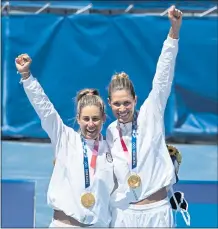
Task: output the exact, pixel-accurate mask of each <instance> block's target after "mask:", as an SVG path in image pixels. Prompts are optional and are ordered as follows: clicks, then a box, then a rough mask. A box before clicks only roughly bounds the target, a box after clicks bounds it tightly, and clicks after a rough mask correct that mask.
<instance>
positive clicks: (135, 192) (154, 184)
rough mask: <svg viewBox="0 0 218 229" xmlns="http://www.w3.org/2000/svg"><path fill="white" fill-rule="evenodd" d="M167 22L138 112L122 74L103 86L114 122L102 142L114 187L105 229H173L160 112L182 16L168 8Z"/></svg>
mask: <svg viewBox="0 0 218 229" xmlns="http://www.w3.org/2000/svg"><path fill="white" fill-rule="evenodd" d="M168 17H169V21H170V23H171V28H170V31H169V34H168V36H167V39H166V40H165V42H164V45H163V48H162V51H161V55H160V57H159V60H158V63H157V68H156V74H155V76H154V79H153V84H152V86H153V87H152V90H151V92H150V94H149V96H148V98H147V99H146V100H145V101H144V103H143V104H142V106H141V108H140V110H139V112H137V111H136V110H135V106H136V102H137V96H136V94H135V90H134V86H133V84H132V82H131V80H130V79H129V76H128V75H127V74H126V73H124V72H122V73H117V74H115V75H114V76H113V77H112V80H111V82H110V84H109V89H108V102H109V105H110V106H111V109H112V111H113V114H114V115H115V117H116V118H117V120H116V121H115V122H113V123H111V124H110V125H109V127H108V129H107V136H106V139H107V141H108V144H109V146H110V148H111V153H112V156H113V159H114V172H115V175H116V178H117V186H118V187H117V189H116V190H115V191H114V192H113V194H112V197H111V209H112V222H111V227H174V219H173V213H172V207H171V204H170V201H169V198H168V195H167V192H168V188H169V187H170V186H172V185H173V184H175V182H176V176H175V169H174V166H173V163H172V161H171V158H170V156H169V153H168V150H167V146H166V143H165V133H164V110H165V107H166V103H167V99H168V97H169V95H170V90H171V85H172V81H173V78H174V67H175V62H176V56H177V52H178V38H179V31H180V26H181V22H182V12H181V11H180V10H178V9H176V8H175V6H172V7H170V8H169V10H168ZM160 26H161V25H160ZM154 39H155V38H154ZM144 45H145V47H146V45H147V44H144ZM145 61H146V60H145Z"/></svg>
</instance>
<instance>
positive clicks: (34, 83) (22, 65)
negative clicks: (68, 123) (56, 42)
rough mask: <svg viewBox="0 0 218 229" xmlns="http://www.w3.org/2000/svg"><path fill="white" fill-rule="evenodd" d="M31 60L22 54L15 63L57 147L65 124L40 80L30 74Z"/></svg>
mask: <svg viewBox="0 0 218 229" xmlns="http://www.w3.org/2000/svg"><path fill="white" fill-rule="evenodd" d="M31 62H32V60H31V58H30V57H29V56H28V55H27V54H22V55H20V56H18V58H16V60H15V65H16V68H17V70H18V72H19V73H20V74H21V76H22V78H21V82H22V83H23V87H24V90H25V92H26V95H27V97H28V99H29V101H30V103H31V104H32V106H33V108H34V109H35V111H36V113H37V114H38V116H39V118H40V120H41V125H42V128H43V129H44V130H45V131H46V132H47V134H48V136H49V138H50V139H51V142H52V144H53V146H54V147H55V148H56V146H57V144H58V142H59V140H60V139H61V135H62V133H63V132H64V129H65V125H64V123H63V121H62V119H61V118H60V116H59V114H58V113H57V111H56V110H55V108H54V106H53V104H52V103H51V101H50V100H49V98H48V97H47V95H46V94H45V92H44V90H43V88H42V87H41V85H40V84H39V82H38V80H37V79H36V78H34V77H33V76H32V75H31V74H30V71H29V67H30V64H31Z"/></svg>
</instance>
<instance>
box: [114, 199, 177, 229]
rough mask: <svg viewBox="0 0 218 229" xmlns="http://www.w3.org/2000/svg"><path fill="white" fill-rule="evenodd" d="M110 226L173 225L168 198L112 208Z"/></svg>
mask: <svg viewBox="0 0 218 229" xmlns="http://www.w3.org/2000/svg"><path fill="white" fill-rule="evenodd" d="M110 227H174V220H173V211H172V208H171V205H170V203H169V199H168V198H166V199H164V200H161V201H158V202H155V203H151V204H145V205H133V204H131V205H129V207H128V208H127V209H120V208H114V209H112V222H111V225H110Z"/></svg>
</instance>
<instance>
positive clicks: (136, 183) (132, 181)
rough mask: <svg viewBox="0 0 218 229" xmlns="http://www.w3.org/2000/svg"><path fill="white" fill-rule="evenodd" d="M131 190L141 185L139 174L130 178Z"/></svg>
mask: <svg viewBox="0 0 218 229" xmlns="http://www.w3.org/2000/svg"><path fill="white" fill-rule="evenodd" d="M128 185H129V187H130V188H138V187H139V186H140V185H141V178H140V176H138V175H137V174H133V175H131V176H130V177H129V178H128Z"/></svg>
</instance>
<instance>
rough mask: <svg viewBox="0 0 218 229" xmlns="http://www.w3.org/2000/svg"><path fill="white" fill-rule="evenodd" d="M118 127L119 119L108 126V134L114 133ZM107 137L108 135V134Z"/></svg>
mask: <svg viewBox="0 0 218 229" xmlns="http://www.w3.org/2000/svg"><path fill="white" fill-rule="evenodd" d="M116 129H117V120H115V121H114V122H112V123H111V124H110V125H109V126H108V127H107V132H106V133H107V134H110V133H113V132H114V131H115V130H116ZM106 137H107V135H106Z"/></svg>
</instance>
